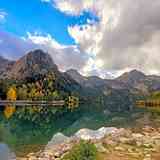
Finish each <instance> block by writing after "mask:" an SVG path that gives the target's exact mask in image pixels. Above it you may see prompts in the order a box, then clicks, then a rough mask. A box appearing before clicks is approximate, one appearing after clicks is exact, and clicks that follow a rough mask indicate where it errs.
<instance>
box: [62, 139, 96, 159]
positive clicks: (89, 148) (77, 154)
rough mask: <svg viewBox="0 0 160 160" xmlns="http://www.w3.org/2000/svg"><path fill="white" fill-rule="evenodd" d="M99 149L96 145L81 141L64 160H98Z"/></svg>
mask: <svg viewBox="0 0 160 160" xmlns="http://www.w3.org/2000/svg"><path fill="white" fill-rule="evenodd" d="M96 159H97V149H96V147H95V145H94V144H92V143H90V142H86V141H81V142H80V143H79V144H77V145H75V146H74V147H73V148H72V150H71V151H70V152H69V153H68V154H67V155H65V156H64V158H62V160H96Z"/></svg>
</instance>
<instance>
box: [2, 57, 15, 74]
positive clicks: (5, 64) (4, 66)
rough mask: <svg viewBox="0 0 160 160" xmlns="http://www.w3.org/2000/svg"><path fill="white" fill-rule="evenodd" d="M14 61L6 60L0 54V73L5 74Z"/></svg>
mask: <svg viewBox="0 0 160 160" xmlns="http://www.w3.org/2000/svg"><path fill="white" fill-rule="evenodd" d="M13 64H14V61H10V60H7V59H5V58H3V57H1V56H0V75H1V76H5V73H7V72H8V71H9V70H11V68H12V66H13Z"/></svg>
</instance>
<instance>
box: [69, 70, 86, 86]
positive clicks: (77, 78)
mask: <svg viewBox="0 0 160 160" xmlns="http://www.w3.org/2000/svg"><path fill="white" fill-rule="evenodd" d="M66 74H68V75H69V76H71V77H72V78H73V79H74V80H75V81H76V82H78V83H79V84H81V85H82V86H83V85H85V81H87V80H88V79H87V77H84V76H82V75H81V74H80V73H79V72H78V71H77V70H75V69H70V70H68V71H66Z"/></svg>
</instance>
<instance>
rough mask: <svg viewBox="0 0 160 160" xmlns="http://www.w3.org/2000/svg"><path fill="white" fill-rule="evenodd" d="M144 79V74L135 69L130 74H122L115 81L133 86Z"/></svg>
mask: <svg viewBox="0 0 160 160" xmlns="http://www.w3.org/2000/svg"><path fill="white" fill-rule="evenodd" d="M145 78H146V75H145V74H144V73H142V72H140V71H138V70H136V69H135V70H132V71H130V72H126V73H124V74H122V75H121V76H120V77H118V78H117V79H116V80H118V81H121V82H124V83H128V84H130V85H133V84H134V83H137V82H139V81H141V80H144V79H145Z"/></svg>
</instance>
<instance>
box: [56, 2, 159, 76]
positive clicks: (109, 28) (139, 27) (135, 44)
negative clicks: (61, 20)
mask: <svg viewBox="0 0 160 160" xmlns="http://www.w3.org/2000/svg"><path fill="white" fill-rule="evenodd" d="M54 3H55V7H56V8H58V9H59V10H60V11H61V12H64V13H65V14H71V15H75V16H76V15H79V14H81V13H83V12H84V11H89V12H92V13H94V14H95V15H96V16H97V17H99V19H100V20H99V22H98V23H95V24H94V25H90V24H86V25H83V26H78V25H75V26H70V27H69V28H68V31H69V33H70V35H71V36H72V37H73V38H74V39H75V42H76V43H77V44H78V45H79V46H80V48H81V50H82V51H83V52H84V53H85V52H86V53H88V54H90V55H91V58H90V59H89V61H88V65H86V66H85V71H86V73H87V72H88V74H89V72H92V70H93V68H94V69H96V70H98V72H101V71H109V72H112V73H113V72H114V73H117V74H118V72H119V73H121V72H122V71H126V70H131V69H139V70H141V71H144V72H146V73H148V74H155V73H156V74H159V73H160V71H159V70H160V45H159V42H160V1H159V0H154V1H146V0H134V2H133V1H132V0H119V1H117V0H98V1H97V0H79V1H77V0H54Z"/></svg>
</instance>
